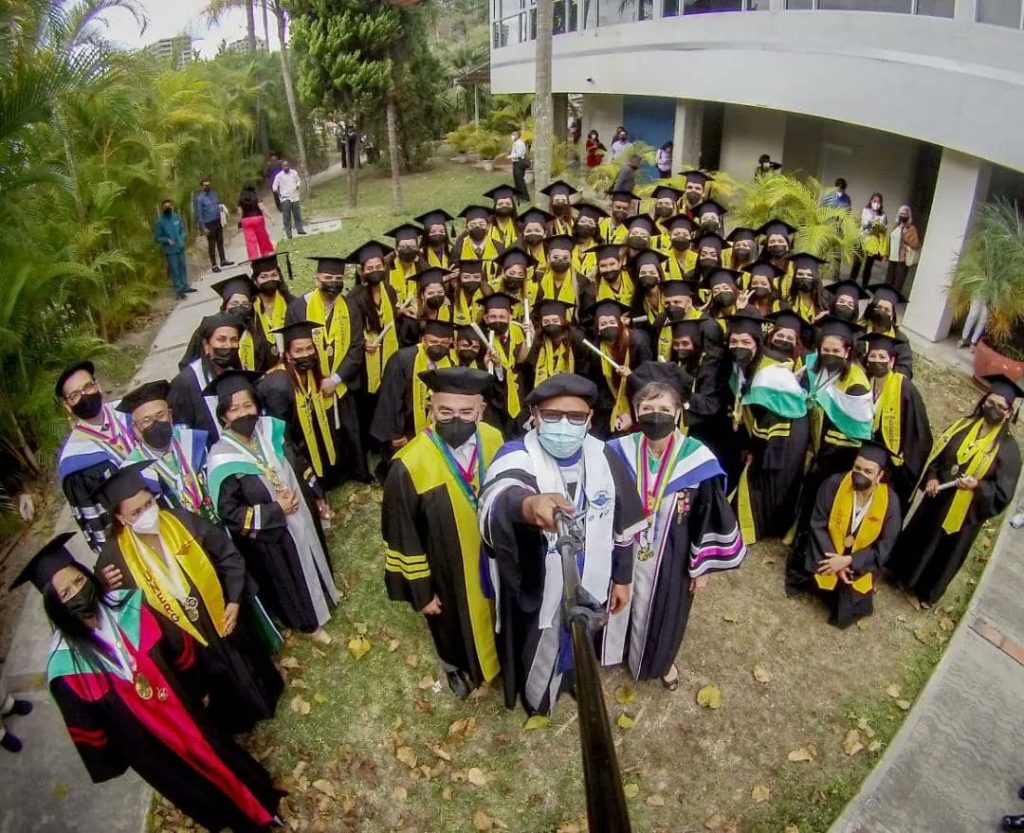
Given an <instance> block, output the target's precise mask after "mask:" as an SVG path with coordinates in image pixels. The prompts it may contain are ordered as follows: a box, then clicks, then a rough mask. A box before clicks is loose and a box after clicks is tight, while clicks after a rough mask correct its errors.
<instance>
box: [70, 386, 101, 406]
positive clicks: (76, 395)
mask: <svg viewBox="0 0 1024 833" xmlns="http://www.w3.org/2000/svg"><path fill="white" fill-rule="evenodd" d="M99 389H100V385H99V382H97V381H96V380H95V379H94V380H93V381H91V382H86V383H85V384H84V385H82V387H80V388H79V389H78V390H73V391H71V393H69V394H68V395H67V396H65V397H64V399H65V400H66V401H67V403H68V404H69V405H71V406H74V405H77V404H78V403H79V402H81V401H82V397H83V396H92V395H93V394H94V393H97V392H99Z"/></svg>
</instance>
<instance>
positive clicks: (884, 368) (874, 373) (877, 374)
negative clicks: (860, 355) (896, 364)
mask: <svg viewBox="0 0 1024 833" xmlns="http://www.w3.org/2000/svg"><path fill="white" fill-rule="evenodd" d="M864 370H865V371H866V372H867V374H868V376H869V377H870V378H872V379H881V378H883V377H884V376H888V375H889V362H877V361H875V362H871V361H869V362H865V363H864Z"/></svg>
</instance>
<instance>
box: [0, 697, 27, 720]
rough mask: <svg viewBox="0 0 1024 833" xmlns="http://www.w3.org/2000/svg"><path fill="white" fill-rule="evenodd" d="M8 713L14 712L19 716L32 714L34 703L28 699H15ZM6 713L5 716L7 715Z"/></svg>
mask: <svg viewBox="0 0 1024 833" xmlns="http://www.w3.org/2000/svg"><path fill="white" fill-rule="evenodd" d="M7 714H13V715H16V716H18V717H24V716H25V715H26V714H32V704H31V703H30V702H29V701H28V700H15V701H14V705H13V706H11V710H10V711H9V712H7ZM7 714H5V715H4V717H6V716H7Z"/></svg>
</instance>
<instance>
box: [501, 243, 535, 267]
mask: <svg viewBox="0 0 1024 833" xmlns="http://www.w3.org/2000/svg"><path fill="white" fill-rule="evenodd" d="M495 261H496V262H497V264H498V268H499V269H500V270H501V271H502V272H504V271H505V270H506V269H508V267H509V266H526V267H530V266H536V265H537V261H536V259H535V258H534V257H533V256H532V255H530V254H529V253H528V252H524V251H523V250H522V249H520V248H517V247H515V246H513V247H512V248H510V249H505V251H503V252H502V253H501V254H500V255H498V256H497V257H496V258H495Z"/></svg>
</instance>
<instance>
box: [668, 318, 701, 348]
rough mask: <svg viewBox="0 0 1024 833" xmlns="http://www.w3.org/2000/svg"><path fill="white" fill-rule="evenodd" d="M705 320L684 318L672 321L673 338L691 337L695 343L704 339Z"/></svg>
mask: <svg viewBox="0 0 1024 833" xmlns="http://www.w3.org/2000/svg"><path fill="white" fill-rule="evenodd" d="M703 336H704V320H703V319H701V318H684V319H683V320H682V321H673V322H672V338H674V339H675V338H686V337H689V338H690V339H692V340H693V341H694V342H695V343H698V342H701V341H703Z"/></svg>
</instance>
